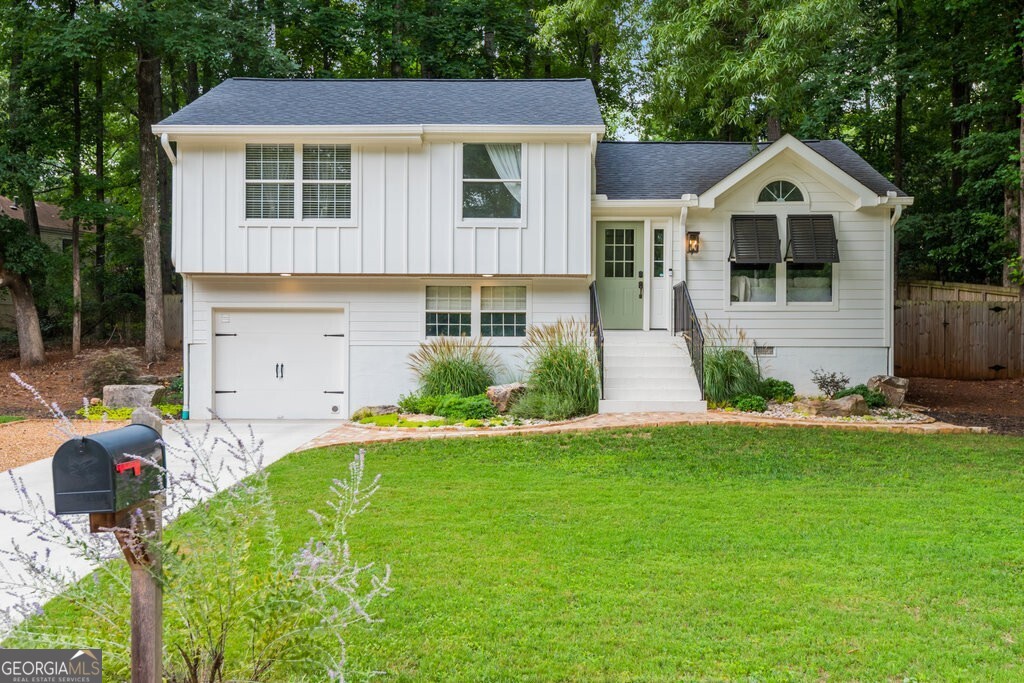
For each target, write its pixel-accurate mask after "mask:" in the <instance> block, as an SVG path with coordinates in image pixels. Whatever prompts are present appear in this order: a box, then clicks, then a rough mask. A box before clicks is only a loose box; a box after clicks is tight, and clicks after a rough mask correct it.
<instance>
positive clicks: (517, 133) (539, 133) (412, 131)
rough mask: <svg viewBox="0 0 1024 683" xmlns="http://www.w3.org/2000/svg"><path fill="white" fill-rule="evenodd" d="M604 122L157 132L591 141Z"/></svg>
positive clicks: (171, 131)
mask: <svg viewBox="0 0 1024 683" xmlns="http://www.w3.org/2000/svg"><path fill="white" fill-rule="evenodd" d="M604 131H605V128H604V126H448V125H445V126H439V125H414V126H392V125H381V126H192V125H167V126H164V125H156V126H153V133H154V134H155V135H164V134H167V135H168V136H169V137H170V139H175V140H176V139H179V138H182V137H193V136H196V137H220V138H245V139H253V138H282V137H289V138H323V137H334V138H339V139H345V140H352V141H365V142H394V143H401V142H405V143H408V144H421V143H422V142H424V141H425V140H427V139H429V140H436V141H444V140H446V139H450V140H470V139H480V140H488V141H491V140H496V139H499V138H501V139H509V140H531V139H535V140H542V139H557V140H567V139H570V138H576V137H578V138H579V139H580V140H581V141H583V142H589V141H590V139H591V136H593V135H596V136H597V137H598V139H600V138H602V137H603V136H604Z"/></svg>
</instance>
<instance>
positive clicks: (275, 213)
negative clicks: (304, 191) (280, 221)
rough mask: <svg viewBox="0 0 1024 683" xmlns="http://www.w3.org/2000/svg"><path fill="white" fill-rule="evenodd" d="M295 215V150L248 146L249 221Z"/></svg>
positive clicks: (246, 173)
mask: <svg viewBox="0 0 1024 683" xmlns="http://www.w3.org/2000/svg"><path fill="white" fill-rule="evenodd" d="M294 215H295V146H294V145H246V146H245V217H246V218H292V217H294Z"/></svg>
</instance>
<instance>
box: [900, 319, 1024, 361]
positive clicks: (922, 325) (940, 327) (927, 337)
mask: <svg viewBox="0 0 1024 683" xmlns="http://www.w3.org/2000/svg"><path fill="white" fill-rule="evenodd" d="M1021 323H1022V304H1021V303H1020V302H1008V301H898V302H896V311H895V316H894V327H893V333H894V334H893V336H894V343H895V356H896V359H895V360H896V374H898V375H900V376H903V377H939V378H945V379H1007V378H1012V377H1024V329H1022V325H1021Z"/></svg>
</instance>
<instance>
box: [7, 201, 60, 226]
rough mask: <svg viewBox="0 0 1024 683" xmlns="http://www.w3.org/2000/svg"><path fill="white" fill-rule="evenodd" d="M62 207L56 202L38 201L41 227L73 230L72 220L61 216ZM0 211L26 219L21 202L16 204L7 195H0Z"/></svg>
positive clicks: (37, 207)
mask: <svg viewBox="0 0 1024 683" xmlns="http://www.w3.org/2000/svg"><path fill="white" fill-rule="evenodd" d="M61 211H62V209H61V208H60V207H59V206H57V205H56V204H47V203H46V202H36V215H37V216H39V227H40V228H49V229H50V230H58V231H61V232H65V231H66V232H71V221H69V220H65V219H63V218H61V217H60V212H61ZM0 213H2V214H4V215H5V216H10V217H11V218H17V219H18V220H20V221H23V220H25V210H24V208H23V207H22V205H21V204H15V203H14V200H12V199H9V198H7V197H0Z"/></svg>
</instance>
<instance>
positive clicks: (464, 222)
mask: <svg viewBox="0 0 1024 683" xmlns="http://www.w3.org/2000/svg"><path fill="white" fill-rule="evenodd" d="M464 144H466V143H463V142H459V143H457V144H456V145H455V181H456V182H455V197H454V202H455V207H456V209H455V211H456V214H455V215H456V216H457V218H456V220H455V227H457V228H525V227H526V216H527V204H528V201H527V200H528V198H529V192H528V190H527V176H528V175H529V169H528V166H529V164H528V163H527V159H528V158H529V155H528V154H527V146H528V145H527V143H525V142H520V143H517V144H519V154H520V158H519V164H520V166H521V167H522V173H521V174H520V176H521V177H520V178H519V187H520V188H521V189H520V191H519V194H520V202H519V218H465V217H464V216H463V215H462V201H463V200H462V197H463V187H462V186H463V183H464V182H465V181H466V180H469V181H470V182H477V181H474V180H473V179H472V178H463V177H462V170H463V165H462V164H463V157H462V155H463V151H462V148H463V145H464ZM469 144H474V145H478V144H487V143H484V142H472V143H469ZM484 182H486V181H484ZM494 182H501V181H499V180H496V181H494ZM499 338H500V337H499Z"/></svg>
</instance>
